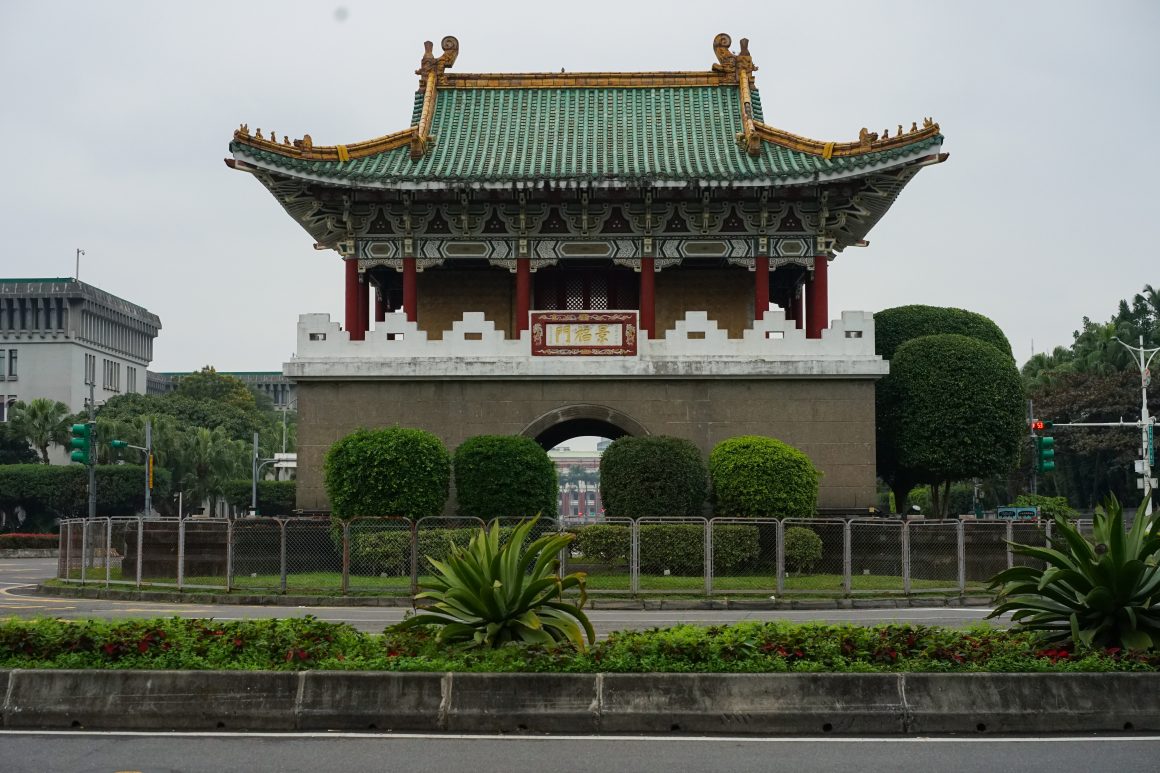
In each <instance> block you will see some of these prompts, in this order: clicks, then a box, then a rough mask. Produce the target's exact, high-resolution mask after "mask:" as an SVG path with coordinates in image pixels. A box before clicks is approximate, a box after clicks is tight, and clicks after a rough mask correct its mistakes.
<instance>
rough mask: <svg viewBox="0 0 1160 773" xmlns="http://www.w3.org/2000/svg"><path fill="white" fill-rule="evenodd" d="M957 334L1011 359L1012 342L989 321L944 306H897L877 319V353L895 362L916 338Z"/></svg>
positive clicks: (877, 315)
mask: <svg viewBox="0 0 1160 773" xmlns="http://www.w3.org/2000/svg"><path fill="white" fill-rule="evenodd" d="M942 333H956V334H958V335H964V336H966V337H967V338H974V339H975V340H976V341H982V342H984V343H988V344H990V345H991V346H994V347H995V348H996V349H998V350H999V351H1001V352H1003V354H1005V355H1007V356H1008V357H1011V356H1012V355H1011V342H1010V341H1008V340H1007V336H1005V335H1003V331H1002V330H1000V329H999V326H998V325H996V324H995V323H994V322H993V321H991V319H989V318H988V317H984V316H983V315H982V314H979V313H977V312H974V311H967V310H966V309H955V308H949V307H944V306H922V305H918V304H915V305H912V306H895V307H894V308H892V309H883V310H882V311H880V312H878V313H876V314H875V315H874V350H875V353H876V354H879V355H881V356H882V357H884V358H886V359H888V360H892V359H894V352H896V351H897V350H898V347H900V346H902V345H903V344H904V343H906V342H907V341H909V340H911V339H912V338H921V337H923V336H928V335H939V334H942Z"/></svg>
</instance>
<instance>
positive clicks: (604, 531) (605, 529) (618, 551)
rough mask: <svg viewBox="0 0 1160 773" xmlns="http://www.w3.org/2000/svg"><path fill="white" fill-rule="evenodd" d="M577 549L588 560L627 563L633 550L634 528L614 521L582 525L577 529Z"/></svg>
mask: <svg viewBox="0 0 1160 773" xmlns="http://www.w3.org/2000/svg"><path fill="white" fill-rule="evenodd" d="M576 549H577V550H578V551H579V552H580V553H581V554H583V556H584V558H585V560H587V561H594V562H600V563H605V564H618V563H625V562H627V561H628V559H629V554H630V553H631V552H632V528H631V527H630V526H622V525H618V524H612V523H594V524H591V525H589V526H581V527H580V528H579V529H577V530H576Z"/></svg>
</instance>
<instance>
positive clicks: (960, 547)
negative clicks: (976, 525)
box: [955, 519, 967, 595]
mask: <svg viewBox="0 0 1160 773" xmlns="http://www.w3.org/2000/svg"><path fill="white" fill-rule="evenodd" d="M955 545H956V552H957V553H958V561H959V593H960V594H962V595H966V593H967V532H966V524H965V523H964V522H963V521H962V520H961V519H960V520H959V522H958V523H957V524H956V526H955Z"/></svg>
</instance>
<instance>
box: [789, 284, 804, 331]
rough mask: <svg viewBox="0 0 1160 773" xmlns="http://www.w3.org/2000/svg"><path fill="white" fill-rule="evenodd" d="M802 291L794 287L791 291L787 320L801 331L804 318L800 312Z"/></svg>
mask: <svg viewBox="0 0 1160 773" xmlns="http://www.w3.org/2000/svg"><path fill="white" fill-rule="evenodd" d="M803 292H805V290H804V289H802V290H798V289H797V288H796V287H795V288H794V291H793V296H792V297H791V298H790V299H789V311H790V314H789V318H790V319H792V320H793V321H794V327H796V328H797V329H798V330H801V329H802V325H803V324H804V317H803V312H802V293H803Z"/></svg>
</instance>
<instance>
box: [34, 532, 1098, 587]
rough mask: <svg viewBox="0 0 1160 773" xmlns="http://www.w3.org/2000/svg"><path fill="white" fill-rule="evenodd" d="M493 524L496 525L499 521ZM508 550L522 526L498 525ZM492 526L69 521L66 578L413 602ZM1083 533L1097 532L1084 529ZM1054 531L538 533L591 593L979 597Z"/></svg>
mask: <svg viewBox="0 0 1160 773" xmlns="http://www.w3.org/2000/svg"><path fill="white" fill-rule="evenodd" d="M490 523H497V521H494V520H493V521H491V522H490ZM498 523H499V526H500V528H501V539H504V540H506V539H508V538H509V537H510V535H511V530H512V529H513V528H514V526H515V524H516V523H517V521H516V520H515V519H499V520H498ZM484 525H485V523H484V522H483V521H482V520H479V519H476V518H458V517H432V518H421V519H418V520H414V521H412V520H410V519H407V518H355V519H352V520H349V521H337V520H331V519H329V518H317V517H295V518H243V519H239V520H232V521H230V520H221V519H198V518H193V519H185V520H168V519H156V518H148V519H146V518H96V519H91V520H88V519H78V520H68V521H64V522H62V523H61V532H60V557H59V559H58V562H57V576H58V579H60V580H63V581H65V582H70V583H78V584H81V585H99V586H105V587H108V586H117V585H129V586H133V587H137V588H141V587H147V586H148V587H175V588H178V589H182V590H184V589H191V590H196V589H206V590H225V591H254V592H259V593H278V594H305V593H342V594H386V595H407V594H411V593H414V592H416V590H417V588H418V586H419V584H420V583H422V582H423V581H425V580H426V579H428V578H429V577H430V576H431V574H432V567H431V564H430V561H429V559H436V560H440V559H443V558H446V557H447V556H448V555H449V554H450V552H451V546H452V545H459V546H463V547H466V545H467V543H468V542H469V541H470V538H471V535H472V534H474V533H475V532H476V531H477V530H478V529H479V528H480V527H481V526H484ZM1078 525H1079V527H1080V529H1081V531H1083V532H1084V533H1090V530H1091V526H1090V522H1085V521H1080V522H1079V524H1078ZM1051 529H1052V524H1051V523H1050V522H1009V521H971V520H966V521H957V520H955V521H925V520H915V521H900V520H891V519H854V520H848V521H847V520H840V519H796V518H786V519H782V520H777V519H772V518H768V519H763V518H712V519H705V518H678V519H660V518H642V519H639V520H635V521H634V520H631V519H607V520H605V521H602V522H599V523H595V524H588V525H584V526H579V527H567V526H565V525H563V524H561V523H559V522H557V521H554V520H550V519H541V520H540V521H539V522H538V523H537V526H536V531H535V533H533V534H531V535H529V537H528V539H529V540H532V539H536V538H538V537H540V536H542V535H544V534H550V533H556V532H560V531H569V532H573V533H575V534H576V535H577V538H576V540H575V541H573V542H572V544H571V546H570V548H569V549H567V550H565V551H562V555H561V556H560V559H561V564H562V568H561V571H563V572H572V571H583V572H585V573H586V574H587V575H588V583H587V588H588V592H589V593H590V594H608V595H646V594H652V595H681V596H712V595H729V596H740V595H765V596H792V595H815V596H841V597H851V596H858V595H864V594H879V595H880V594H898V595H902V596H907V595H910V596H913V595H922V594H924V593H955V592H957V593H970V592H978V593H981V592H983V591H985V590H986V587H987V584H988V582H989V580H990V578H991V577H993V576H994V575H995V574H996V573H998V572H1000V571H1002V570H1003V569H1006V568H1008V567H1011V566H1016V565H1031V564H1033V563H1034V562H1033V560H1031V559H1028V558H1026V557H1023V556H1019V555H1017V554H1016V553H1014V552H1013V551H1012V550H1011V547H1010V543H1011V542H1016V543H1021V544H1032V545H1038V546H1044V545H1048V544H1050V543H1051V540H1052V531H1051Z"/></svg>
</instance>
